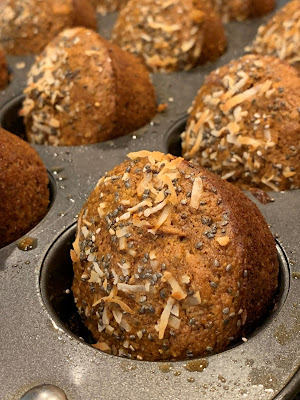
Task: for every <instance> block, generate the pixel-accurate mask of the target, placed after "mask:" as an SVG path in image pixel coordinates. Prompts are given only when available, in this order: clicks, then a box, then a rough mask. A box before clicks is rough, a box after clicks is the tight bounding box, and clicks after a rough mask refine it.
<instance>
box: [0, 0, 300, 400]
mask: <svg viewBox="0 0 300 400" xmlns="http://www.w3.org/2000/svg"><path fill="white" fill-rule="evenodd" d="M285 3H286V1H283V0H282V1H278V7H281V6H282V5H284V4H285ZM115 18H116V14H110V15H108V16H106V17H99V26H100V29H99V31H100V33H101V34H102V35H103V36H105V37H109V32H110V29H111V27H112V25H113V22H114V20H115ZM267 18H268V17H264V18H263V19H256V20H251V21H246V22H242V23H235V22H233V23H230V24H228V25H227V26H226V31H227V37H228V50H227V52H226V53H225V54H224V55H223V56H222V57H221V58H220V59H219V60H218V61H217V62H215V63H209V64H206V65H204V66H201V67H198V68H196V69H194V70H192V71H189V72H180V73H173V74H154V75H153V77H152V78H153V83H154V85H155V88H156V92H157V100H158V103H168V107H167V110H166V112H164V113H161V114H157V115H156V117H155V118H154V119H153V120H152V122H151V123H150V124H148V125H147V126H145V127H143V128H142V129H139V130H138V131H136V132H134V133H132V134H130V135H127V136H124V137H121V138H118V139H115V140H113V141H108V142H105V143H99V144H95V145H89V146H80V147H45V146H35V148H36V149H37V151H38V152H39V154H40V156H41V157H42V159H43V161H44V163H45V165H46V167H47V168H48V171H49V176H50V184H49V186H50V191H51V206H50V208H49V212H48V214H47V215H46V216H45V218H44V219H43V220H42V221H41V222H40V223H39V224H38V225H37V226H36V227H35V228H34V229H33V230H32V231H31V232H29V233H28V235H27V236H29V237H31V238H35V239H37V241H38V242H37V247H36V248H35V249H32V250H30V251H28V252H24V251H22V250H20V249H19V248H18V246H17V242H16V243H12V244H10V245H9V246H6V247H5V248H3V249H1V250H0V278H1V279H0V293H1V313H0V326H1V328H0V343H1V351H0V354H1V356H0V365H1V374H0V392H1V396H0V397H1V399H3V400H13V399H20V398H21V397H22V395H23V394H24V393H25V392H26V391H27V390H29V389H30V388H32V387H35V386H37V385H42V384H52V385H56V386H57V387H59V388H61V389H62V390H63V391H64V392H65V394H66V397H67V399H68V400H83V399H84V400H98V399H99V400H100V399H107V400H118V399H120V398H122V399H130V400H133V399H137V400H139V399H143V398H147V399H160V398H164V399H172V400H174V399H178V400H179V399H186V398H189V399H191V400H192V399H199V398H203V399H219V398H220V397H222V398H224V399H230V400H231V399H242V398H246V399H251V400H258V399H262V400H265V399H274V398H276V399H292V398H293V396H295V395H296V394H297V392H298V391H299V389H300V374H299V371H298V369H299V361H300V354H299V349H300V335H299V329H300V314H299V307H300V304H299V290H300V289H299V285H300V248H299V237H300V227H299V201H300V191H299V190H297V191H292V192H280V193H271V196H272V197H273V198H274V202H271V203H269V204H267V205H261V204H259V203H257V201H256V200H255V199H254V198H253V197H252V196H251V195H250V194H249V193H247V195H249V197H250V198H251V199H252V200H253V201H254V202H256V204H257V205H258V207H259V208H260V209H261V211H262V213H263V215H264V216H265V218H266V220H267V222H268V224H269V225H270V228H271V230H272V232H273V234H274V236H275V237H276V241H277V252H278V257H279V260H280V265H281V268H280V287H279V291H278V298H277V301H276V305H275V307H274V310H273V311H271V312H270V314H269V315H268V316H267V318H266V319H265V321H264V322H263V324H262V325H261V326H260V327H259V328H258V329H256V331H255V332H253V333H252V334H251V335H249V336H248V337H247V341H246V339H244V340H245V342H241V343H238V344H236V345H235V346H234V347H232V348H230V349H228V350H227V351H225V352H223V353H221V354H217V355H212V356H210V357H207V359H206V360H207V362H208V366H207V367H206V368H204V369H203V368H202V367H203V365H202V364H203V362H202V364H201V361H200V362H199V360H198V361H197V360H196V361H189V360H187V361H182V362H169V363H166V362H164V363H159V362H143V361H135V360H128V359H124V358H119V357H114V356H110V355H107V354H105V353H102V352H100V351H99V350H96V349H94V348H93V347H92V346H90V345H89V344H88V343H92V341H93V340H92V338H91V336H90V335H89V333H88V332H87V330H86V329H85V328H84V326H83V325H82V323H81V321H80V318H79V316H78V314H77V313H76V309H75V306H74V304H73V298H72V294H71V293H70V291H69V289H70V284H71V281H72V264H71V261H70V258H69V250H70V247H71V243H72V241H73V240H74V235H75V221H76V215H77V214H78V213H79V211H80V209H81V207H82V205H83V203H84V201H85V200H86V198H87V197H88V195H89V193H90V192H91V190H92V189H93V188H94V186H95V185H96V183H97V181H98V179H99V178H100V177H101V176H102V175H103V174H104V173H105V171H109V170H110V169H112V168H113V167H114V166H115V165H117V164H118V163H120V162H122V161H123V160H124V159H125V158H126V154H127V153H128V152H130V151H138V150H141V149H147V150H159V151H163V152H171V153H173V154H175V155H179V154H180V133H181V131H182V130H183V128H184V124H185V121H186V110H187V108H188V107H189V106H190V105H191V102H192V100H193V98H194V97H195V95H196V93H197V90H198V88H199V87H200V85H201V84H202V82H203V79H204V77H205V75H207V74H208V73H209V72H210V71H211V70H212V69H215V68H217V67H219V66H221V65H223V64H225V63H227V62H228V61H230V60H231V59H233V58H237V57H239V56H241V55H242V54H243V53H244V47H245V46H246V45H248V44H249V43H250V42H251V40H252V39H253V37H254V35H255V33H256V30H257V27H258V26H259V25H260V24H261V23H262V22H264V21H265V20H266V19H267ZM32 62H33V57H12V56H11V57H8V63H9V65H10V68H11V70H12V74H13V79H12V81H11V83H10V85H9V86H8V88H7V89H6V90H5V91H3V92H0V106H1V110H0V124H1V125H2V126H3V127H5V128H6V129H8V130H10V131H12V132H14V133H17V134H19V135H22V133H23V129H24V128H23V124H22V119H21V118H20V117H18V110H19V108H20V104H21V101H22V90H23V88H24V87H25V85H26V74H27V71H28V69H29V67H30V65H31V64H32ZM24 65H25V66H24ZM20 67H24V68H20ZM204 364H205V363H204ZM197 370H198V371H197ZM201 370H202V371H201ZM37 390H38V389H37ZM28 398H34V397H28ZM57 398H58V399H59V397H57Z"/></svg>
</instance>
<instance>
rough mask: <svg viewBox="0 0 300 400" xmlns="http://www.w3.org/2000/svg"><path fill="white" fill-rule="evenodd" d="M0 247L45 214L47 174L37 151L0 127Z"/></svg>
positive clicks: (18, 235)
mask: <svg viewBox="0 0 300 400" xmlns="http://www.w3.org/2000/svg"><path fill="white" fill-rule="evenodd" d="M0 204H1V207H0V226H1V229H0V248H1V247H3V246H6V245H7V244H9V243H11V242H13V241H14V240H17V239H18V238H20V237H21V236H23V235H24V234H25V233H26V232H28V231H29V230H31V229H32V228H33V227H34V226H35V225H36V224H37V223H38V222H39V221H40V220H41V219H42V218H43V217H44V216H45V214H46V213H47V209H48V204H49V189H48V174H47V170H46V168H45V166H44V164H43V162H42V160H41V159H40V157H39V156H38V154H37V152H36V151H35V150H34V149H33V148H32V147H31V146H30V145H29V144H28V143H26V142H24V141H23V140H22V139H20V138H19V137H17V136H16V135H13V134H12V133H9V132H7V131H5V130H4V129H1V128H0Z"/></svg>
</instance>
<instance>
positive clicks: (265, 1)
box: [200, 0, 275, 22]
mask: <svg viewBox="0 0 300 400" xmlns="http://www.w3.org/2000/svg"><path fill="white" fill-rule="evenodd" d="M200 1H201V2H204V3H205V4H209V5H210V6H211V7H212V8H213V10H214V11H215V12H216V13H217V14H219V15H220V16H221V17H222V20H223V21H224V22H228V21H230V20H237V21H243V20H245V19H247V18H251V17H258V16H262V15H264V14H267V13H269V12H270V11H272V10H273V9H274V7H275V0H208V1H207V0H200Z"/></svg>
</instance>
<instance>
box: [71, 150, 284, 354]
mask: <svg viewBox="0 0 300 400" xmlns="http://www.w3.org/2000/svg"><path fill="white" fill-rule="evenodd" d="M128 156H129V158H130V159H131V160H129V161H126V162H124V163H122V164H120V165H119V166H117V167H116V168H114V169H113V170H112V171H110V172H109V173H107V174H106V175H105V176H104V177H102V178H101V179H100V180H99V182H98V184H97V186H96V188H95V190H94V191H93V192H92V194H91V196H90V197H89V199H88V200H87V202H86V204H85V205H84V207H83V209H82V211H81V213H80V216H79V220H78V225H77V236H76V240H75V242H74V245H73V246H74V250H72V251H71V257H72V260H73V265H74V274H75V277H74V282H73V286H72V291H73V294H74V298H75V301H76V304H77V307H78V309H79V311H80V312H81V314H82V316H83V319H84V321H85V322H86V325H87V327H88V328H89V329H90V330H91V332H92V333H93V335H94V337H95V339H97V341H98V342H99V343H98V345H97V346H98V347H99V348H100V349H102V350H107V351H110V352H111V353H112V354H116V355H125V356H128V354H129V355H130V357H133V358H138V359H145V360H158V359H172V358H175V359H182V358H186V357H191V356H196V355H201V354H206V353H209V352H211V351H215V352H218V351H221V350H224V348H225V347H226V346H227V345H228V343H230V342H231V341H233V340H235V339H236V338H238V337H239V336H240V335H241V332H242V329H244V328H245V327H246V326H248V327H252V328H253V327H254V326H255V324H256V323H257V321H258V320H259V318H261V316H262V315H263V314H264V313H265V311H266V310H267V308H268V307H269V306H270V302H271V299H272V297H273V295H274V292H275V290H276V287H277V275H278V261H277V256H276V250H275V244H274V240H273V237H272V234H271V233H270V231H269V229H268V226H267V224H266V222H265V221H264V219H263V217H262V215H261V214H260V212H259V210H258V209H257V208H256V206H255V205H254V204H253V203H252V202H251V201H250V200H248V199H247V198H246V197H245V196H244V195H243V194H242V193H241V192H240V191H239V190H238V189H237V188H235V187H234V186H232V185H230V184H228V183H227V182H223V181H222V180H221V179H220V178H218V177H217V176H215V175H213V174H212V173H210V172H209V171H206V170H204V169H202V168H199V167H196V166H194V165H193V164H190V163H188V162H186V161H185V160H183V159H182V158H175V157H173V156H170V155H164V154H162V153H159V152H152V153H151V152H148V151H141V152H138V153H130V154H129V155H128Z"/></svg>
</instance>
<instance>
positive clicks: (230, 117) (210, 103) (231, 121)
mask: <svg viewBox="0 0 300 400" xmlns="http://www.w3.org/2000/svg"><path fill="white" fill-rule="evenodd" d="M299 93H300V77H299V75H298V74H297V71H296V70H295V69H294V68H293V67H291V66H290V65H288V64H287V63H286V62H283V61H281V60H279V59H277V58H274V57H270V56H266V57H263V56H260V55H247V56H244V57H242V58H240V59H238V60H234V61H231V62H230V63H229V64H227V65H225V66H223V67H222V68H219V69H217V70H216V71H213V72H212V73H210V74H209V75H208V76H207V78H206V80H205V82H204V84H203V86H202V87H201V88H200V90H199V92H198V94H197V96H196V98H195V100H194V103H193V106H192V108H191V109H190V110H189V111H190V115H189V119H188V122H187V126H186V130H185V132H183V134H182V152H183V156H184V157H185V158H187V159H189V160H192V161H193V162H195V163H196V164H199V165H202V166H203V167H205V168H208V169H210V170H212V171H213V172H215V173H217V174H219V175H221V176H222V178H223V179H228V180H229V181H230V182H233V183H236V184H238V185H240V186H241V187H242V188H248V187H257V188H260V189H264V190H275V191H279V190H287V189H297V188H298V187H299V185H300V158H299V157H300V151H299V142H300V118H299V116H300V108H299Z"/></svg>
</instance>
